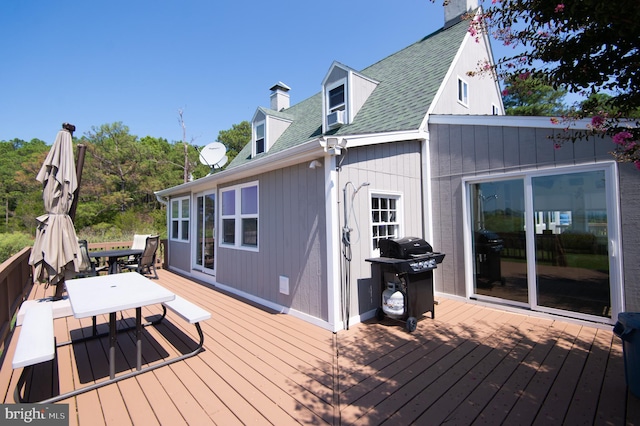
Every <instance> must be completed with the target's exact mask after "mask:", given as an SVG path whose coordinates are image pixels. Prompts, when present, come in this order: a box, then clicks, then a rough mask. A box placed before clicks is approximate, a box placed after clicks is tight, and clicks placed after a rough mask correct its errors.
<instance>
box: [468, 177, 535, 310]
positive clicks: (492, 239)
mask: <svg viewBox="0 0 640 426" xmlns="http://www.w3.org/2000/svg"><path fill="white" fill-rule="evenodd" d="M470 189H471V216H472V224H473V233H472V238H473V259H474V293H475V295H476V296H478V295H479V296H488V297H495V298H500V299H506V300H511V301H514V302H518V303H523V304H526V303H528V302H529V291H528V283H527V253H526V236H525V226H524V224H525V198H524V180H523V179H513V180H504V181H493V182H484V183H476V184H472V185H471V186H470Z"/></svg>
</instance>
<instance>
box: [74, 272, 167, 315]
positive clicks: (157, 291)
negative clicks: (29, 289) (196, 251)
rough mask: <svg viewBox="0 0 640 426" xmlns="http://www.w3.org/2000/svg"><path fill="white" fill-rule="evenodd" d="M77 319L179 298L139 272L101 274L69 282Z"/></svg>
mask: <svg viewBox="0 0 640 426" xmlns="http://www.w3.org/2000/svg"><path fill="white" fill-rule="evenodd" d="M66 287H67V293H68V294H69V301H70V302H71V310H72V311H73V316H74V317H76V318H87V317H93V316H96V315H102V314H108V313H112V312H118V311H124V310H127V309H133V308H139V307H142V306H148V305H154V304H157V303H162V302H168V301H170V300H173V299H175V297H176V296H175V294H173V293H172V292H170V291H169V290H167V289H166V288H164V287H162V286H160V285H158V284H156V283H154V282H153V281H151V280H150V279H149V278H146V277H144V276H142V275H140V274H138V273H135V272H129V273H125V274H115V275H101V276H97V277H89V278H79V279H75V280H68V281H66Z"/></svg>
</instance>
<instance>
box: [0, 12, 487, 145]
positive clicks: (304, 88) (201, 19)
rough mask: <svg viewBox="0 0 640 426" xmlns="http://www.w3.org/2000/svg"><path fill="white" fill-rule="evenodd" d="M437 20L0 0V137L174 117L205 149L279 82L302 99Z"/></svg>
mask: <svg viewBox="0 0 640 426" xmlns="http://www.w3.org/2000/svg"><path fill="white" fill-rule="evenodd" d="M443 23H444V11H443V7H442V2H441V1H440V0H435V3H432V2H430V1H429V0H316V1H313V0H271V1H241V0H240V1H239V0H175V1H173V0H172V1H167V0H154V1H148V0H126V1H122V0H110V1H99V0H89V1H87V0H83V1H80V0H78V1H72V0H59V1H50V0H3V1H2V2H1V3H0V54H1V55H2V66H0V140H11V139H13V138H19V139H23V140H27V141H29V140H31V139H33V138H38V139H42V140H44V141H45V142H47V143H52V142H53V139H54V138H55V135H56V133H57V131H58V130H59V129H60V125H61V123H63V122H70V123H73V124H75V125H76V128H77V129H76V136H81V135H83V134H85V133H86V132H88V131H90V130H91V128H92V127H99V126H100V125H102V124H107V123H113V122H116V121H120V122H122V123H123V124H125V125H126V126H128V127H129V129H130V133H131V134H133V135H137V136H139V137H144V136H147V135H148V136H153V137H162V138H166V139H168V140H169V141H179V140H182V129H181V127H180V123H179V121H178V109H183V111H184V121H185V124H186V127H187V132H186V134H187V140H188V141H190V142H193V143H194V144H196V145H200V146H202V145H206V144H208V143H210V142H213V141H215V140H216V138H217V135H218V132H219V131H220V130H226V129H229V128H231V126H232V125H233V124H236V123H239V122H241V121H243V120H251V118H252V116H253V114H254V112H255V110H256V108H257V107H258V106H267V107H268V106H269V88H270V87H271V86H272V85H273V84H275V83H276V82H278V81H282V82H284V83H285V84H287V85H288V86H289V87H291V92H290V95H291V102H292V104H294V103H297V102H300V101H301V100H303V99H306V98H307V97H309V96H312V95H314V94H315V93H317V92H319V91H320V84H321V81H322V79H323V77H324V76H325V73H326V72H327V71H328V69H329V66H330V65H331V63H332V62H333V61H334V60H336V61H339V62H341V63H343V64H345V65H348V66H350V67H352V68H354V69H358V70H359V69H362V68H365V67H367V66H369V65H371V64H373V63H375V62H377V61H378V60H380V59H383V58H384V57H386V56H388V55H390V54H392V53H394V52H396V51H398V50H400V49H402V48H404V47H406V46H408V45H410V44H412V43H414V42H415V41H417V40H419V39H420V38H422V37H424V36H425V35H428V34H430V33H432V32H434V31H436V30H437V29H439V28H440V27H442V25H443ZM493 47H494V50H495V49H496V47H498V46H496V43H494V45H493Z"/></svg>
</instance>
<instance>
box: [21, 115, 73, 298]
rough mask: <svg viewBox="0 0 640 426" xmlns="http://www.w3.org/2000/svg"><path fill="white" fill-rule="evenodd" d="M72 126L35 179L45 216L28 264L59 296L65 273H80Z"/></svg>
mask: <svg viewBox="0 0 640 426" xmlns="http://www.w3.org/2000/svg"><path fill="white" fill-rule="evenodd" d="M73 130H75V127H74V126H72V125H67V124H66V123H65V124H64V125H63V130H60V131H59V132H58V135H57V136H56V140H55V142H54V143H53V145H52V146H51V150H50V151H49V154H48V155H47V158H46V159H45V161H44V164H43V165H42V168H41V169H40V172H39V173H38V175H37V176H36V180H38V181H39V182H41V183H42V184H43V191H42V199H43V201H44V208H45V210H46V213H45V214H43V215H42V216H39V217H38V218H37V221H38V228H37V230H36V239H35V241H34V243H33V250H32V251H31V257H30V258H29V264H31V265H33V266H34V267H35V278H36V279H37V280H38V281H39V282H43V283H46V284H47V286H48V285H51V284H54V285H57V286H58V287H57V288H56V296H59V295H61V294H62V291H63V285H62V284H63V283H64V278H65V272H66V271H75V272H77V271H79V267H80V262H81V256H80V246H79V245H78V238H77V236H76V231H75V228H74V226H73V221H72V219H71V217H70V216H69V209H70V208H71V204H72V202H73V197H74V192H75V191H76V189H77V187H78V178H77V175H76V167H75V164H74V159H73V146H72V143H71V132H72V131H73Z"/></svg>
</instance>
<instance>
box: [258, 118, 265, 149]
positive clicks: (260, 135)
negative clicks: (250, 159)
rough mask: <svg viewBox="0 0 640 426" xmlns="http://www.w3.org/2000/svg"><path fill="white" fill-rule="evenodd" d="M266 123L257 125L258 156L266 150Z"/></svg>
mask: <svg viewBox="0 0 640 426" xmlns="http://www.w3.org/2000/svg"><path fill="white" fill-rule="evenodd" d="M264 147H265V145H264V121H262V122H260V123H257V124H256V154H261V153H263V152H264V151H265V149H264Z"/></svg>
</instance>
